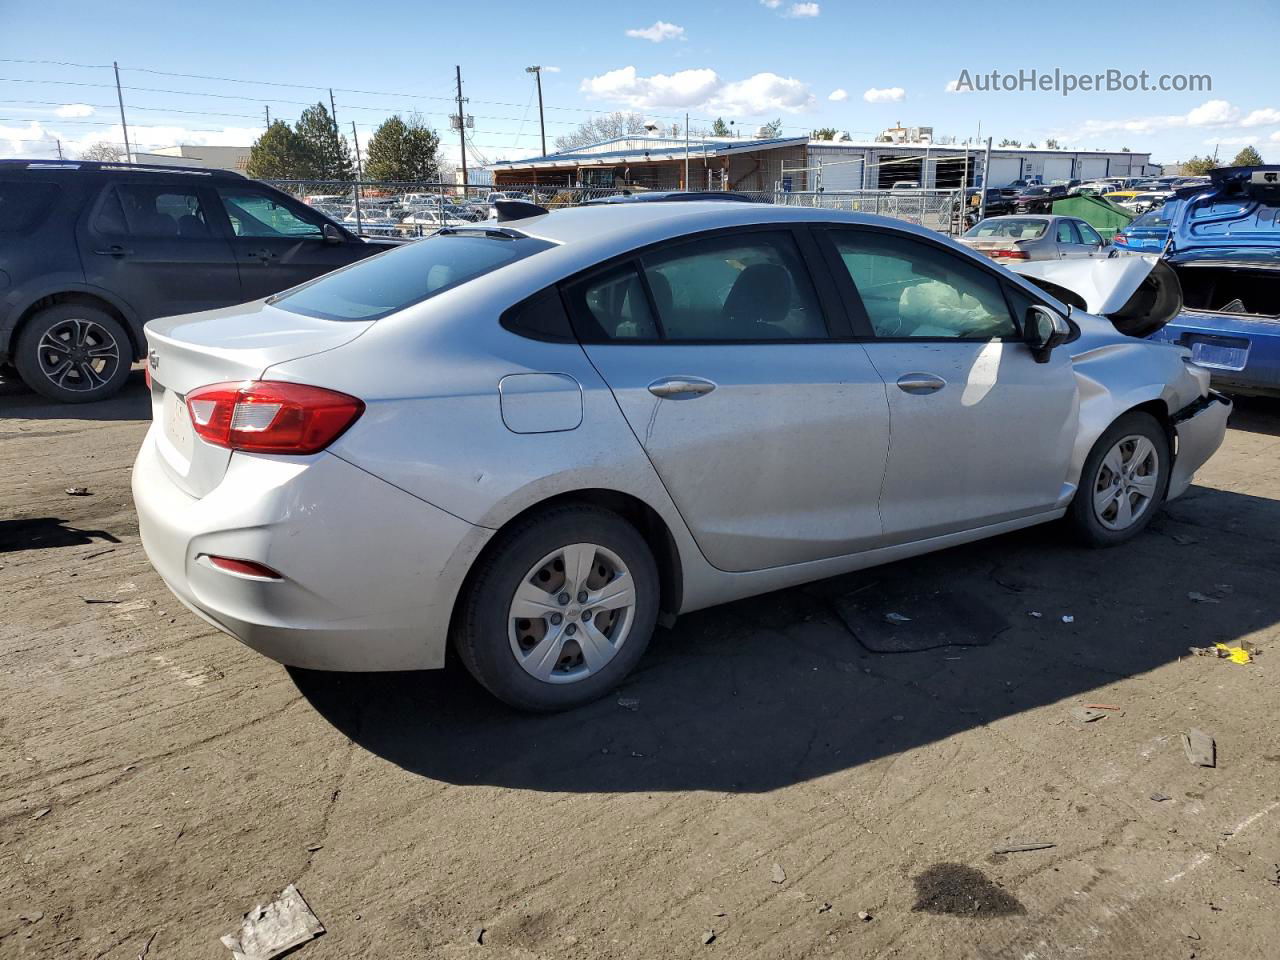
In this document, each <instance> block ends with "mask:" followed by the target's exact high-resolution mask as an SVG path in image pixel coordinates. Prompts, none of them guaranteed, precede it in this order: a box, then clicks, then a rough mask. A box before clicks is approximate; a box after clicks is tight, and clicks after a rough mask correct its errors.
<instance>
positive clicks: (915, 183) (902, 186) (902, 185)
mask: <svg viewBox="0 0 1280 960" xmlns="http://www.w3.org/2000/svg"><path fill="white" fill-rule="evenodd" d="M889 189H890V190H919V189H920V181H919V180H895V181H894V183H893V186H891V187H890V188H889Z"/></svg>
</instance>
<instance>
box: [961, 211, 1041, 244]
mask: <svg viewBox="0 0 1280 960" xmlns="http://www.w3.org/2000/svg"><path fill="white" fill-rule="evenodd" d="M1048 223H1049V222H1048V221H1047V220H1037V219H1032V218H1030V217H1000V218H998V219H995V220H983V221H982V222H981V223H980V224H978V225H977V226H976V227H973V228H971V229H970V230H969V232H968V233H966V234H965V236H966V237H1008V238H1010V239H1014V240H1035V239H1037V238H1039V237H1042V236H1044V229H1045V227H1046V226H1048Z"/></svg>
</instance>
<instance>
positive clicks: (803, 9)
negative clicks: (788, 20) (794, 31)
mask: <svg viewBox="0 0 1280 960" xmlns="http://www.w3.org/2000/svg"><path fill="white" fill-rule="evenodd" d="M821 12H822V8H821V7H820V6H818V4H816V3H793V4H792V5H791V6H789V7H788V8H787V12H786V16H788V17H794V18H796V19H801V18H804V17H816V16H817V15H818V14H820V13H821Z"/></svg>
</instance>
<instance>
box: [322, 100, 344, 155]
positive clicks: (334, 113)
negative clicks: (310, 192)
mask: <svg viewBox="0 0 1280 960" xmlns="http://www.w3.org/2000/svg"><path fill="white" fill-rule="evenodd" d="M329 122H330V123H332V124H333V162H334V164H335V165H336V164H337V162H338V157H339V156H341V154H342V151H341V150H340V149H339V148H338V107H337V105H336V104H335V103H334V102H333V87H330V88H329ZM338 173H339V171H338V170H337V169H333V170H326V171H325V174H326V175H327V176H330V177H333V176H337V174H338Z"/></svg>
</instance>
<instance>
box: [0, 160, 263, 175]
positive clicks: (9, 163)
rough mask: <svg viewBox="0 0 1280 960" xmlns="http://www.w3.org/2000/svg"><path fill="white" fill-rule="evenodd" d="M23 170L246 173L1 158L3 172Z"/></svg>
mask: <svg viewBox="0 0 1280 960" xmlns="http://www.w3.org/2000/svg"><path fill="white" fill-rule="evenodd" d="M20 171H31V172H32V173H44V174H49V173H52V174H61V175H72V174H76V173H94V172H102V171H107V172H110V173H113V174H116V173H133V174H146V175H147V176H155V175H156V174H173V175H174V176H191V175H192V174H196V175H199V176H203V177H209V178H210V179H213V180H243V179H245V177H244V174H242V173H237V172H236V171H234V170H222V169H220V168H217V167H184V166H178V165H174V166H170V165H169V164H167V163H152V164H147V163H111V162H107V161H101V160H20V159H0V173H6V174H12V173H17V172H20Z"/></svg>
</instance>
